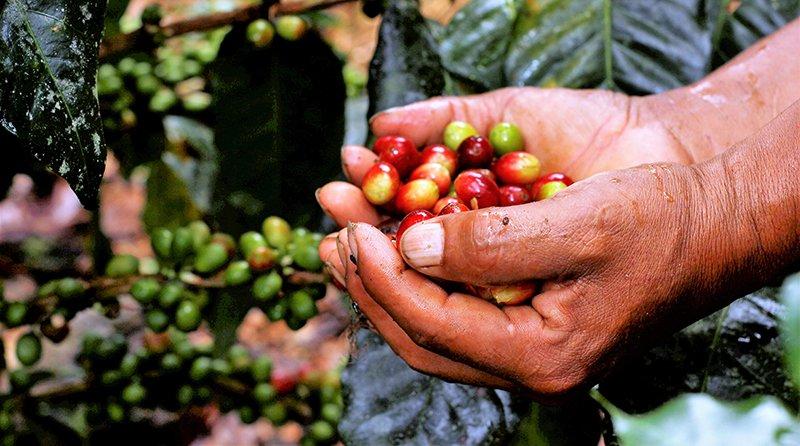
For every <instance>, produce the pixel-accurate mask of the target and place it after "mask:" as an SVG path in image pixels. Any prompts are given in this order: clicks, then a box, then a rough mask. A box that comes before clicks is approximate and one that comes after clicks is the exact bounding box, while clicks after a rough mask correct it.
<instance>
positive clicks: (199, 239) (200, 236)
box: [188, 220, 211, 251]
mask: <svg viewBox="0 0 800 446" xmlns="http://www.w3.org/2000/svg"><path fill="white" fill-rule="evenodd" d="M188 228H189V232H190V233H191V234H192V250H193V251H197V250H198V249H200V248H201V247H202V246H203V245H205V244H207V243H208V242H209V240H210V239H211V229H209V227H208V225H207V224H205V222H202V221H199V220H197V221H193V222H191V223H189V226H188Z"/></svg>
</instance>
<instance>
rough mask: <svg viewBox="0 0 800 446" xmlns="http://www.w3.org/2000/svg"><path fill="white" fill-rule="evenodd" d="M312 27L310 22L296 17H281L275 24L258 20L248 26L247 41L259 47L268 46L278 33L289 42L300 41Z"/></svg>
mask: <svg viewBox="0 0 800 446" xmlns="http://www.w3.org/2000/svg"><path fill="white" fill-rule="evenodd" d="M310 26H311V25H310V23H309V22H308V20H306V19H305V18H303V17H300V16H296V15H284V16H280V17H278V18H276V19H275V22H274V24H273V23H272V22H270V21H269V20H266V19H257V20H253V21H252V22H250V24H249V25H247V39H248V40H249V41H251V42H253V45H255V46H257V47H265V46H268V45H269V44H270V43H272V39H273V38H274V37H275V34H276V33H277V34H278V35H279V36H280V37H281V38H283V39H286V40H289V41H294V40H299V39H301V38H302V37H303V36H304V35H305V34H306V32H307V31H308V29H309V27H310Z"/></svg>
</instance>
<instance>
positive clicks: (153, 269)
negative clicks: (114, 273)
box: [139, 257, 161, 276]
mask: <svg viewBox="0 0 800 446" xmlns="http://www.w3.org/2000/svg"><path fill="white" fill-rule="evenodd" d="M160 268H161V266H160V265H159V264H158V260H156V259H154V258H152V257H142V258H141V259H139V274H141V275H143V276H152V275H154V274H158V271H159V270H160Z"/></svg>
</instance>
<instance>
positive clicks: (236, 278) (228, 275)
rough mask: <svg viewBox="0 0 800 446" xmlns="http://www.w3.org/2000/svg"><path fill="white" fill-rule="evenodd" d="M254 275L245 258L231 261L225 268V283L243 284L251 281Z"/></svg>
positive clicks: (232, 284) (231, 284)
mask: <svg viewBox="0 0 800 446" xmlns="http://www.w3.org/2000/svg"><path fill="white" fill-rule="evenodd" d="M261 248H262V249H267V248H266V247H263V246H262V247H261ZM252 277H253V275H252V273H251V272H250V265H249V264H248V263H247V262H245V261H244V260H238V261H236V262H231V263H230V264H229V265H228V268H227V269H226V270H225V283H226V284H227V285H230V286H237V285H242V284H244V283H247V282H249V281H250V279H251V278H252Z"/></svg>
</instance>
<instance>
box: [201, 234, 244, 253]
mask: <svg viewBox="0 0 800 446" xmlns="http://www.w3.org/2000/svg"><path fill="white" fill-rule="evenodd" d="M209 243H215V244H217V245H220V246H222V247H223V248H225V251H226V252H227V253H228V255H229V256H232V255H234V254H236V240H234V239H233V237H231V236H230V235H229V234H225V233H222V232H215V233H214V234H211V240H210V241H209ZM197 252H200V250H199V249H198V250H197Z"/></svg>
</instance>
